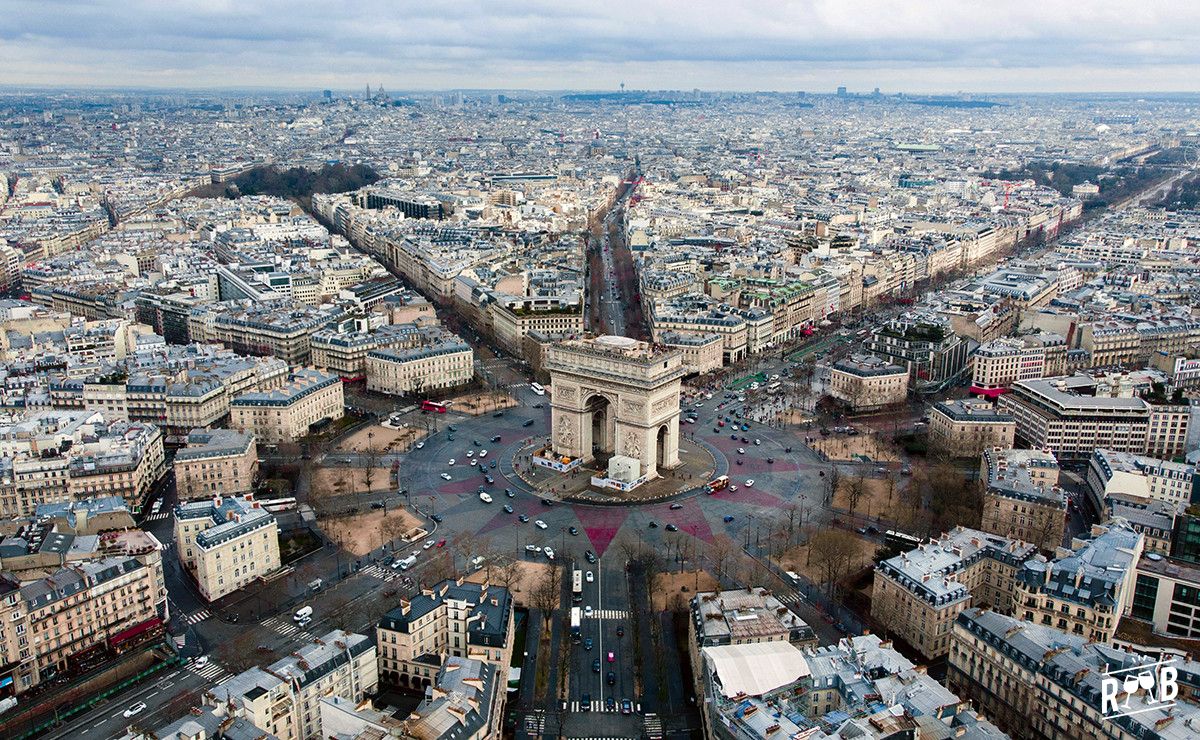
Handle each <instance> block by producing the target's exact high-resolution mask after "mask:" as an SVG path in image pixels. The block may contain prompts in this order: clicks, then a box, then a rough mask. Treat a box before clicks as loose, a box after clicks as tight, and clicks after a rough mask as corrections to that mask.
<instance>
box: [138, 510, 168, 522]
mask: <svg viewBox="0 0 1200 740" xmlns="http://www.w3.org/2000/svg"><path fill="white" fill-rule="evenodd" d="M169 516H171V512H169V511H160V512H158V513H157V514H151V515H150V516H148V517H146V518H145V519H143V520H142V521H143V522H161V521H162V520H163V519H166V518H167V517H169Z"/></svg>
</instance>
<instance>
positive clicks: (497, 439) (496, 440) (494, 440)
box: [492, 434, 500, 444]
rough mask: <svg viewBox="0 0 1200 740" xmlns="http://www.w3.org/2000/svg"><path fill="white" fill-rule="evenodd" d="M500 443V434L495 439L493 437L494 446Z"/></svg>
mask: <svg viewBox="0 0 1200 740" xmlns="http://www.w3.org/2000/svg"><path fill="white" fill-rule="evenodd" d="M499 441H500V435H499V434H497V435H496V436H495V437H492V444H495V443H497V442H499Z"/></svg>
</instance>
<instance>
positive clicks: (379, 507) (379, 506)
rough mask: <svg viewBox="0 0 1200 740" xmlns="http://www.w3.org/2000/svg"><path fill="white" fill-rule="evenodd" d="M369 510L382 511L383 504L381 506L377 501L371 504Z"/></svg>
mask: <svg viewBox="0 0 1200 740" xmlns="http://www.w3.org/2000/svg"><path fill="white" fill-rule="evenodd" d="M371 508H372V509H382V508H383V504H381V503H379V502H378V501H376V502H375V503H373V504H371Z"/></svg>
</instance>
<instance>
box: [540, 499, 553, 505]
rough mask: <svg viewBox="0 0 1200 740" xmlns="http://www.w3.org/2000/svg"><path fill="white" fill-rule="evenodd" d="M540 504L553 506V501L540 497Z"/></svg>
mask: <svg viewBox="0 0 1200 740" xmlns="http://www.w3.org/2000/svg"><path fill="white" fill-rule="evenodd" d="M542 506H554V502H553V501H551V500H550V499H548V498H544V499H542Z"/></svg>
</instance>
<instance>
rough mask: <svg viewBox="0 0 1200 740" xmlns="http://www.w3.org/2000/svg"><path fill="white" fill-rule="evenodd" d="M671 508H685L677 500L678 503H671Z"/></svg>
mask: <svg viewBox="0 0 1200 740" xmlns="http://www.w3.org/2000/svg"><path fill="white" fill-rule="evenodd" d="M671 508H672V509H682V508H683V504H681V503H678V502H676V503H674V504H671Z"/></svg>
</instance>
